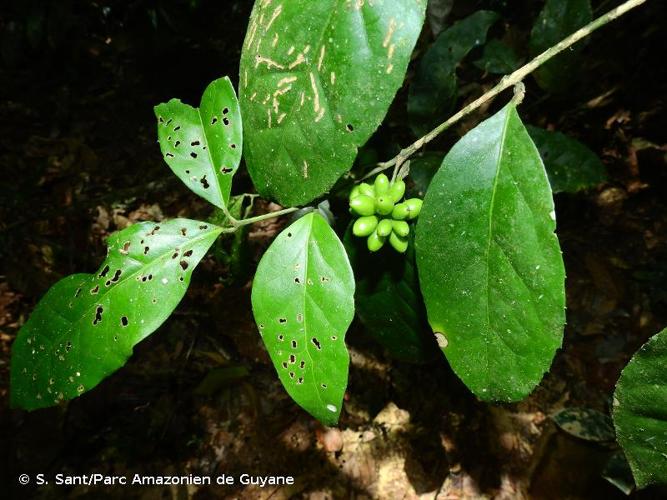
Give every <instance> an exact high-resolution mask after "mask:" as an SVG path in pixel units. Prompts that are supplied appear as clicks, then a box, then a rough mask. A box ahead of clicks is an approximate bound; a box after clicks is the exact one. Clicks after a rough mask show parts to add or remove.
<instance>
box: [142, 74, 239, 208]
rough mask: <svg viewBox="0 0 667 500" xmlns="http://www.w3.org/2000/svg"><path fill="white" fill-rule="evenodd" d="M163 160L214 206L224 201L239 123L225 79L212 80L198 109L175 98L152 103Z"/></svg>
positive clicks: (236, 106) (235, 162)
mask: <svg viewBox="0 0 667 500" xmlns="http://www.w3.org/2000/svg"><path fill="white" fill-rule="evenodd" d="M155 116H157V119H158V128H157V130H158V141H159V142H160V149H161V150H162V154H163V156H164V160H165V161H166V162H167V165H169V168H171V170H172V171H173V172H174V173H175V174H176V175H177V176H178V177H179V179H181V180H182V181H183V182H184V183H185V185H186V186H188V187H189V188H190V189H191V190H192V191H194V192H195V193H197V194H198V195H199V196H201V197H202V198H204V199H206V200H208V201H210V202H211V203H213V204H214V205H215V206H216V207H220V208H221V207H222V206H223V205H224V204H225V203H227V201H228V200H229V194H230V192H231V189H232V177H233V175H234V173H235V172H236V169H237V168H238V166H239V163H240V161H241V150H242V148H243V126H242V123H241V111H240V109H239V103H238V100H237V99H236V94H235V92H234V87H233V86H232V83H231V82H230V81H229V78H227V77H224V78H220V79H218V80H215V81H213V82H212V83H211V84H210V85H209V86H208V87H206V90H205V91H204V95H203V96H202V99H201V104H200V107H199V108H193V107H192V106H189V105H187V104H183V103H182V102H181V101H180V100H179V99H172V100H171V101H169V102H167V103H164V104H160V105H159V106H156V107H155Z"/></svg>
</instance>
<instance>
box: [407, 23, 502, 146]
mask: <svg viewBox="0 0 667 500" xmlns="http://www.w3.org/2000/svg"><path fill="white" fill-rule="evenodd" d="M498 17H499V16H498V14H496V13H495V12H492V11H489V10H479V11H477V12H475V13H474V14H473V15H471V16H469V17H466V18H465V19H463V20H462V21H459V22H457V23H455V24H454V25H453V26H452V27H450V28H447V29H446V30H445V31H443V32H442V33H440V35H439V36H438V38H437V39H436V40H435V42H434V43H433V45H432V46H431V47H430V48H429V49H428V51H427V52H426V54H424V57H423V58H422V60H421V62H420V63H419V68H418V69H417V74H416V75H415V79H414V80H413V82H412V83H411V84H410V93H409V95H408V115H409V117H410V127H411V128H412V130H413V132H414V133H415V134H417V135H423V134H425V133H426V132H428V131H429V130H431V129H432V128H433V127H435V126H436V125H438V124H439V123H440V122H442V121H444V119H445V118H446V116H447V114H448V113H449V112H450V111H451V110H452V108H453V107H454V105H455V104H456V97H457V78H456V66H457V65H458V64H459V63H460V62H461V61H462V60H463V58H464V57H465V56H466V55H467V54H468V52H470V51H471V50H472V49H474V48H475V47H477V46H479V45H481V44H482V43H484V40H485V39H486V32H487V31H488V30H489V28H490V27H491V26H492V25H493V23H495V22H496V21H497V20H498Z"/></svg>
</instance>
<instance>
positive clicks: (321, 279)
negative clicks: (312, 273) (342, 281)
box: [320, 276, 331, 283]
mask: <svg viewBox="0 0 667 500" xmlns="http://www.w3.org/2000/svg"><path fill="white" fill-rule="evenodd" d="M329 281H331V279H329V278H327V277H326V276H320V283H328V282H329Z"/></svg>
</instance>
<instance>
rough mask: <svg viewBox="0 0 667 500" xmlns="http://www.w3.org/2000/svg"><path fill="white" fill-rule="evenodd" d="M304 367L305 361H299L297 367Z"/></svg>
mask: <svg viewBox="0 0 667 500" xmlns="http://www.w3.org/2000/svg"><path fill="white" fill-rule="evenodd" d="M305 367H306V362H305V361H301V363H299V368H301V369H302V370H303V369H304V368H305Z"/></svg>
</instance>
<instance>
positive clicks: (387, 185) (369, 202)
mask: <svg viewBox="0 0 667 500" xmlns="http://www.w3.org/2000/svg"><path fill="white" fill-rule="evenodd" d="M403 196H405V182H403V181H402V180H398V181H395V182H389V179H388V178H387V176H386V175H384V174H380V175H378V176H377V177H376V178H375V182H374V183H373V185H372V186H371V185H370V184H366V183H365V182H362V183H361V184H359V185H358V186H355V187H354V188H353V189H352V192H351V193H350V211H351V212H352V213H353V214H356V215H358V216H359V218H358V219H357V220H356V221H355V222H354V225H353V226H352V232H353V233H354V235H355V236H359V237H360V238H367V240H366V241H367V243H368V249H369V250H370V251H371V252H377V251H378V250H380V249H381V248H382V247H383V246H384V244H385V242H386V241H387V240H389V244H390V245H391V246H392V247H393V248H394V250H396V251H397V252H400V253H404V252H405V251H406V250H407V249H408V234H410V226H409V225H408V223H407V221H409V220H413V219H416V218H417V216H418V215H419V212H420V211H421V208H422V200H420V199H419V198H411V199H409V200H405V201H403V202H401V199H402V198H403ZM399 202H400V203H399Z"/></svg>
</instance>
